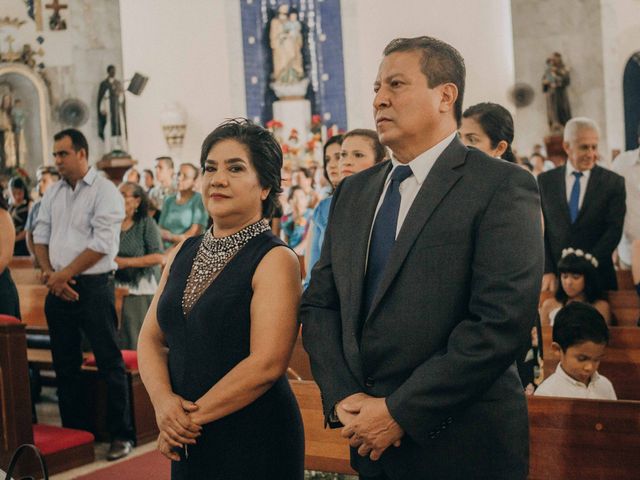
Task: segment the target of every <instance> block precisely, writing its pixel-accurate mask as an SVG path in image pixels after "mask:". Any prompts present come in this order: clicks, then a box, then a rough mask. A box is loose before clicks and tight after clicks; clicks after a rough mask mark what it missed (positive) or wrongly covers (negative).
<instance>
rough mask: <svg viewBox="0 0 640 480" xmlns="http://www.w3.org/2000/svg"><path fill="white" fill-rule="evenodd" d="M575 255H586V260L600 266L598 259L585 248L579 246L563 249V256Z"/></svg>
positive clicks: (596, 266)
mask: <svg viewBox="0 0 640 480" xmlns="http://www.w3.org/2000/svg"><path fill="white" fill-rule="evenodd" d="M572 254H573V255H575V256H576V257H584V259H585V260H587V261H588V262H590V263H591V265H593V266H594V267H595V268H598V259H597V258H596V257H594V256H593V255H591V254H590V253H587V252H585V251H584V250H580V249H579V248H577V249H573V248H565V249H563V250H562V258H564V257H566V256H567V255H572Z"/></svg>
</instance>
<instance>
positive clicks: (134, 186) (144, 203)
mask: <svg viewBox="0 0 640 480" xmlns="http://www.w3.org/2000/svg"><path fill="white" fill-rule="evenodd" d="M122 187H128V188H131V195H133V196H134V197H135V198H139V199H140V205H138V208H137V209H136V211H135V213H134V214H133V221H134V222H135V223H137V222H139V221H140V220H143V219H145V218H146V217H147V215H148V214H149V202H150V201H149V197H148V196H147V194H146V193H145V191H144V189H143V188H142V185H140V184H138V183H133V182H124V183H123V184H121V185H120V188H122Z"/></svg>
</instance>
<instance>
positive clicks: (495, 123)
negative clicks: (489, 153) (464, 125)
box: [462, 102, 516, 163]
mask: <svg viewBox="0 0 640 480" xmlns="http://www.w3.org/2000/svg"><path fill="white" fill-rule="evenodd" d="M462 117H463V118H473V119H474V120H475V121H476V122H478V123H479V124H480V126H481V127H482V130H484V133H486V134H487V136H488V137H489V140H491V148H497V147H498V144H499V143H500V142H501V141H503V140H504V141H505V142H507V149H506V150H505V151H504V153H503V154H502V159H503V160H506V161H507V162H511V163H515V161H516V156H515V155H514V154H513V151H511V143H512V142H513V117H512V116H511V114H510V113H509V110H507V109H506V108H504V107H503V106H502V105H498V104H497V103H490V102H484V103H478V104H477V105H473V106H472V107H469V108H467V109H466V110H465V111H464V113H463V114H462Z"/></svg>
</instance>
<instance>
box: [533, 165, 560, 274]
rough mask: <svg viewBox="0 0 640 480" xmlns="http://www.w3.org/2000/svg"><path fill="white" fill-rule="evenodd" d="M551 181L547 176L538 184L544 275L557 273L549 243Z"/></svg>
mask: <svg viewBox="0 0 640 480" xmlns="http://www.w3.org/2000/svg"><path fill="white" fill-rule="evenodd" d="M547 181H549V179H548V178H547V177H545V175H544V174H543V175H541V176H539V177H538V184H539V186H540V203H541V206H542V217H543V221H544V273H556V274H557V272H556V262H555V260H554V259H553V253H552V250H551V242H550V241H549V223H550V222H549V218H548V215H550V212H548V210H547V209H548V208H549V206H548V205H547V202H548V200H547V198H546V192H545V189H546V188H547V186H546V182H547Z"/></svg>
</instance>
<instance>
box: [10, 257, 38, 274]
mask: <svg viewBox="0 0 640 480" xmlns="http://www.w3.org/2000/svg"><path fill="white" fill-rule="evenodd" d="M18 268H33V259H32V258H31V257H30V256H28V255H24V256H16V257H13V258H12V259H11V260H10V261H9V270H12V271H13V270H14V269H18Z"/></svg>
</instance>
